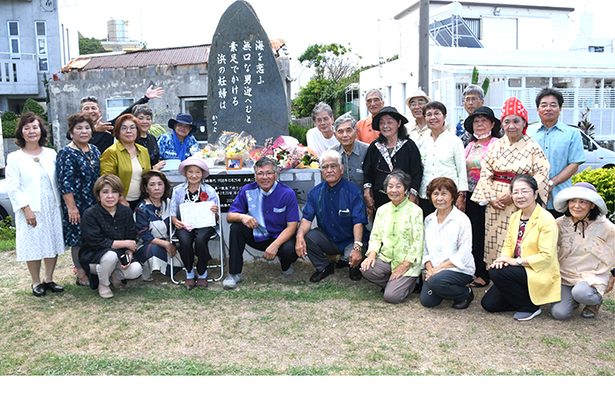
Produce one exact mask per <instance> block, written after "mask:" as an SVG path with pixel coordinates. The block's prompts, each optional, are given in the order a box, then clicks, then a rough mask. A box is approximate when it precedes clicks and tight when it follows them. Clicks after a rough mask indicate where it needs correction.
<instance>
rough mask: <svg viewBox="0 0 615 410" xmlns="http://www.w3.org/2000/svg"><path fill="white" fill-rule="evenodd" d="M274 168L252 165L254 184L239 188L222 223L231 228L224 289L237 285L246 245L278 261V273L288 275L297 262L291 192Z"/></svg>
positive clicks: (266, 161)
mask: <svg viewBox="0 0 615 410" xmlns="http://www.w3.org/2000/svg"><path fill="white" fill-rule="evenodd" d="M277 176H278V173H277V164H276V162H275V161H274V160H273V159H271V158H268V157H263V158H261V159H259V160H258V161H257V162H256V164H254V177H255V179H256V182H252V183H250V184H247V185H245V186H243V187H242V188H241V190H240V191H239V193H238V194H237V197H236V198H235V200H234V201H233V203H232V204H231V207H230V209H229V212H228V215H227V217H226V220H227V221H228V222H229V223H230V224H231V233H230V238H229V253H230V255H229V274H228V275H227V276H226V278H225V279H224V281H222V286H223V287H224V289H235V288H236V287H237V283H239V282H241V279H242V273H241V270H242V268H243V251H244V249H245V247H246V245H250V247H252V248H254V249H258V250H259V251H263V252H264V253H265V254H264V255H263V256H264V257H265V259H267V260H272V259H273V258H275V257H276V256H277V257H279V258H280V264H281V265H282V273H283V274H289V273H290V272H291V271H292V270H291V265H292V263H293V262H295V261H296V260H297V253H296V252H295V233H296V232H297V223H298V222H299V206H298V204H297V196H296V195H295V191H293V190H292V189H291V188H289V187H287V186H286V185H284V184H282V183H280V182H278V180H277Z"/></svg>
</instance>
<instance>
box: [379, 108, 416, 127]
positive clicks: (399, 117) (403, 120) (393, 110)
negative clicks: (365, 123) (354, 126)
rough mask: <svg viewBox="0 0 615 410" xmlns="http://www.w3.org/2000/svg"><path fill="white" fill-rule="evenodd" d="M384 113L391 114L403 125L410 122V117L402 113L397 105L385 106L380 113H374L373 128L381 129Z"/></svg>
mask: <svg viewBox="0 0 615 410" xmlns="http://www.w3.org/2000/svg"><path fill="white" fill-rule="evenodd" d="M383 115H390V116H391V117H393V118H395V119H396V120H397V121H401V124H402V125H404V124H407V123H408V119H407V118H406V117H404V116H403V115H401V114H400V113H399V112H398V111H397V109H396V108H395V107H383V108H382V109H381V110H380V111H379V112H378V114H376V115H374V118H373V119H372V128H373V129H375V130H376V131H380V119H381V118H382V116H383Z"/></svg>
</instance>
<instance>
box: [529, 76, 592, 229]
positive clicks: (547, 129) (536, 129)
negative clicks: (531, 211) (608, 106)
mask: <svg viewBox="0 0 615 410" xmlns="http://www.w3.org/2000/svg"><path fill="white" fill-rule="evenodd" d="M563 105H564V96H563V95H562V93H561V92H559V91H558V90H556V89H553V88H544V89H543V90H541V91H540V92H539V93H538V95H537V96H536V108H537V109H538V116H539V117H540V123H536V124H532V126H531V127H529V128H528V131H527V134H528V135H531V136H533V137H534V139H535V140H536V141H537V142H538V144H539V145H540V147H541V148H542V150H543V151H544V153H545V155H546V157H547V159H548V160H549V164H551V168H550V169H549V181H548V182H547V184H548V187H549V200H548V201H547V210H548V211H549V212H551V214H553V216H554V217H556V218H557V217H560V216H562V215H563V214H562V213H560V212H557V211H556V210H555V207H554V206H553V198H554V197H555V195H557V193H558V192H560V191H561V190H562V189H564V188H568V187H570V186H572V180H571V179H570V178H571V177H572V176H573V175H574V174H575V173H576V172H577V171H578V169H579V165H580V164H582V163H583V162H585V151H583V139H582V138H581V133H580V132H579V130H578V129H576V128H573V127H570V126H568V125H566V124H564V123H563V122H561V121H560V119H559V115H560V113H561V110H562V106H563Z"/></svg>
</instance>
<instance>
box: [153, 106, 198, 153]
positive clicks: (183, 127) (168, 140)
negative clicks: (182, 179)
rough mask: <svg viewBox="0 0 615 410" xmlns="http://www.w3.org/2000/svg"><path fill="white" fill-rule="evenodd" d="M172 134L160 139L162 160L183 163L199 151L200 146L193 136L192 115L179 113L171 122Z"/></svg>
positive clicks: (159, 145)
mask: <svg viewBox="0 0 615 410" xmlns="http://www.w3.org/2000/svg"><path fill="white" fill-rule="evenodd" d="M168 125H169V128H171V132H167V133H166V134H163V135H161V136H160V138H158V149H159V150H160V159H162V160H165V161H166V160H169V159H176V160H180V161H183V160H185V159H186V158H188V157H190V156H192V155H193V154H194V153H196V152H197V151H198V150H199V144H198V142H197V141H196V138H194V135H192V131H194V125H193V124H192V115H190V114H184V113H179V114H177V115H176V116H175V118H171V119H170V120H169V123H168Z"/></svg>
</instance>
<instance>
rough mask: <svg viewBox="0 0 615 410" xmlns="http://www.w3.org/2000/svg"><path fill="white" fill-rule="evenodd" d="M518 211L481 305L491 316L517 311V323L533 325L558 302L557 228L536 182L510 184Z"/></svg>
mask: <svg viewBox="0 0 615 410" xmlns="http://www.w3.org/2000/svg"><path fill="white" fill-rule="evenodd" d="M510 192H511V196H512V201H513V203H514V204H515V206H516V207H517V208H518V209H519V210H518V211H517V212H515V213H513V214H512V215H511V217H510V221H509V223H508V232H507V234H506V241H505V242H504V246H503V248H502V254H501V255H500V257H499V258H497V259H496V260H495V261H494V262H493V264H492V265H491V269H490V270H489V277H490V278H491V280H492V282H493V286H492V287H491V288H489V290H488V291H487V293H485V296H483V299H482V300H481V305H482V306H483V308H484V309H485V310H486V311H488V312H506V311H516V313H515V314H514V316H513V317H514V319H515V320H521V321H522V320H531V319H533V318H534V317H536V316H538V315H539V314H541V313H542V310H541V309H540V305H545V304H547V303H553V302H558V301H559V300H560V283H561V280H560V273H559V263H558V261H557V225H556V223H555V219H553V216H552V215H551V214H550V213H549V211H547V210H546V209H544V208H543V207H542V206H541V205H543V202H542V200H541V199H540V197H539V196H538V183H537V182H536V180H535V179H534V177H532V176H530V175H527V174H521V175H517V176H516V177H514V178H513V179H512V181H511V183H510Z"/></svg>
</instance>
